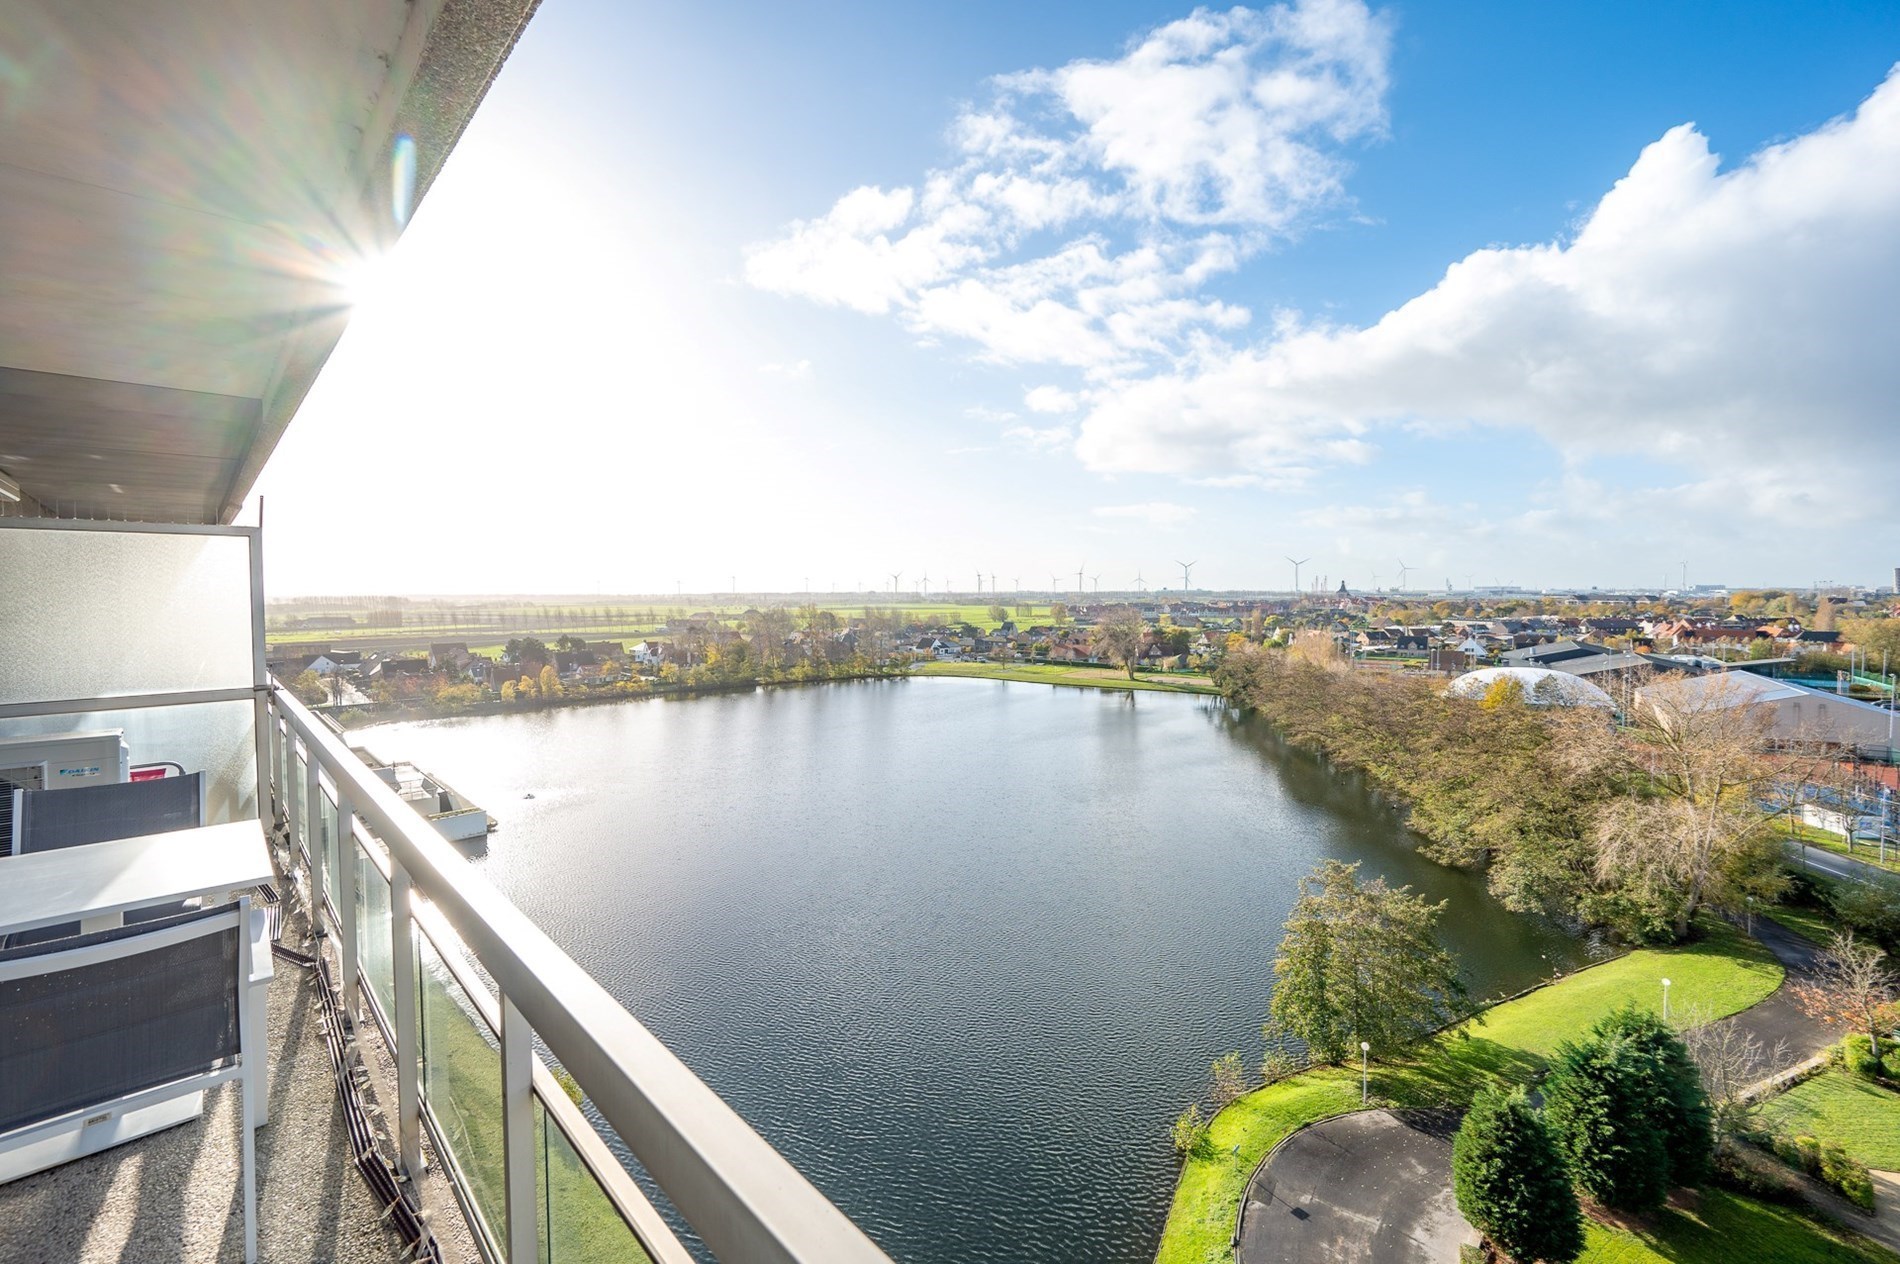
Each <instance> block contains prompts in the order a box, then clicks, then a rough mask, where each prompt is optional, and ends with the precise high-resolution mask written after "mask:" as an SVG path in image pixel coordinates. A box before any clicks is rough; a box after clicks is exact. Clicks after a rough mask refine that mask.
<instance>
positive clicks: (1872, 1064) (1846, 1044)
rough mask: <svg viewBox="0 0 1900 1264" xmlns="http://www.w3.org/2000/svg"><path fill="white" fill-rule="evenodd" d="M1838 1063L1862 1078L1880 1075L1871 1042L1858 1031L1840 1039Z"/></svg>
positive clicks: (1878, 1061)
mask: <svg viewBox="0 0 1900 1264" xmlns="http://www.w3.org/2000/svg"><path fill="white" fill-rule="evenodd" d="M1840 1063H1841V1065H1842V1066H1843V1067H1846V1068H1847V1069H1848V1070H1849V1071H1852V1072H1853V1073H1854V1074H1855V1075H1858V1076H1860V1077H1861V1078H1862V1079H1866V1080H1873V1079H1878V1078H1879V1077H1880V1071H1881V1066H1880V1059H1879V1058H1876V1057H1875V1056H1874V1050H1873V1042H1872V1041H1871V1040H1869V1039H1868V1038H1867V1037H1866V1036H1865V1035H1863V1034H1861V1033H1860V1032H1854V1033H1853V1034H1851V1035H1849V1036H1848V1037H1846V1038H1845V1039H1844V1040H1842V1041H1841V1043H1840Z"/></svg>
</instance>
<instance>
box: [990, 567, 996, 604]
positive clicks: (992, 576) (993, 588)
mask: <svg viewBox="0 0 1900 1264" xmlns="http://www.w3.org/2000/svg"><path fill="white" fill-rule="evenodd" d="M996 593H997V588H996V573H995V572H994V571H992V572H991V573H990V596H991V597H992V598H994V597H995V596H996Z"/></svg>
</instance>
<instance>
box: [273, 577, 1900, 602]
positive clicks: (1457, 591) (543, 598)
mask: <svg viewBox="0 0 1900 1264" xmlns="http://www.w3.org/2000/svg"><path fill="white" fill-rule="evenodd" d="M1346 591H1347V592H1348V593H1349V594H1350V595H1352V596H1376V597H1426V598H1432V599H1439V598H1444V597H1483V596H1500V595H1517V594H1524V595H1529V596H1548V597H1556V596H1585V597H1587V596H1589V595H1590V594H1592V593H1597V594H1602V595H1603V596H1606V597H1641V596H1652V597H1669V596H1691V597H1693V596H1714V595H1718V594H1725V593H1736V592H1769V591H1775V592H1786V593H1791V594H1795V595H1800V596H1830V595H1840V594H1842V593H1845V592H1854V593H1859V594H1865V595H1869V596H1878V595H1881V594H1895V592H1896V590H1895V588H1894V586H1893V584H1892V583H1891V582H1889V583H1886V584H1854V583H1831V582H1830V583H1823V584H1821V585H1820V586H1818V587H1817V586H1816V585H1815V584H1814V583H1813V582H1811V581H1810V582H1809V583H1806V584H1786V583H1748V584H1691V585H1690V586H1689V587H1687V588H1682V587H1680V586H1675V585H1672V586H1670V587H1668V588H1655V587H1650V588H1643V587H1617V588H1612V587H1607V586H1603V585H1588V586H1576V585H1562V584H1541V585H1528V584H1510V583H1505V584H1480V585H1477V586H1476V587H1473V588H1463V587H1453V588H1450V589H1446V588H1420V587H1409V588H1405V589H1393V588H1376V589H1375V588H1357V587H1354V586H1353V585H1352V584H1350V583H1348V584H1347V585H1346ZM1078 595H1079V596H1081V597H1083V598H1086V599H1090V600H1093V599H1095V598H1098V597H1103V598H1105V597H1118V598H1120V597H1135V598H1142V597H1149V598H1153V597H1161V596H1164V595H1166V596H1170V597H1214V598H1221V597H1231V598H1254V599H1274V598H1291V597H1307V598H1327V597H1336V596H1338V595H1339V585H1338V584H1337V583H1336V582H1335V583H1333V584H1331V586H1329V587H1328V588H1326V589H1325V590H1323V591H1315V590H1313V589H1310V588H1309V589H1305V590H1301V591H1298V592H1296V591H1295V590H1293V589H1291V588H1268V587H1260V588H1198V587H1196V588H1187V589H1182V588H1168V587H1154V586H1151V587H1149V588H1146V589H1137V588H1107V587H1104V588H1101V589H1099V590H1097V589H1093V588H1091V589H1089V590H1087V591H1085V592H1082V593H1080V594H1078V593H1077V592H1076V591H1075V590H1074V589H1051V588H1020V589H1011V588H1006V589H1003V590H1001V591H1000V592H993V591H991V590H989V589H984V590H983V591H982V592H977V591H976V590H974V589H964V588H951V589H946V590H943V591H939V592H928V593H918V592H915V591H907V590H903V589H899V590H898V591H896V592H892V591H891V590H890V589H878V588H836V589H826V588H812V589H803V588H792V589H746V588H740V589H737V590H731V589H703V590H700V591H697V592H691V591H682V592H668V593H640V592H605V591H603V592H560V593H554V592H549V593H536V592H463V593H454V592H432V593H424V592H408V593H404V592H349V593H342V592H338V593H294V594H285V595H276V596H271V597H269V598H268V599H267V603H266V604H267V605H278V604H294V603H301V602H324V603H332V604H334V603H341V602H350V601H359V600H392V599H393V600H398V601H406V602H432V601H439V602H479V601H496V602H500V601H519V602H527V603H532V604H537V605H548V604H553V603H587V602H603V601H604V602H638V603H640V604H642V605H649V606H655V605H668V606H678V605H693V604H698V605H717V604H721V603H724V604H728V605H730V604H731V603H732V602H734V601H741V600H744V601H750V600H753V599H767V600H770V599H774V598H781V599H785V600H795V601H798V602H809V601H812V600H814V599H823V598H831V597H837V598H847V599H850V600H860V599H864V598H876V599H879V600H882V601H884V602H885V603H886V604H895V605H907V604H908V605H926V606H927V605H930V604H932V603H934V602H947V603H952V604H958V605H974V604H980V603H982V602H986V601H989V600H991V599H995V600H998V601H1001V602H1003V603H1004V604H1008V603H1009V602H1010V601H1012V600H1014V599H1016V598H1019V597H1021V598H1034V599H1036V600H1038V601H1043V602H1047V601H1049V600H1052V599H1053V600H1058V601H1059V600H1062V599H1063V598H1065V597H1068V598H1073V597H1076V596H1078Z"/></svg>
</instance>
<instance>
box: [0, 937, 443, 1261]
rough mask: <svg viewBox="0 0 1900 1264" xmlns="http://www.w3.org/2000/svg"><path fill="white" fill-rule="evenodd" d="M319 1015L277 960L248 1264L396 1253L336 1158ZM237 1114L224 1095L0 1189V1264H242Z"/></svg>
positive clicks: (371, 1205) (293, 971) (338, 1127)
mask: <svg viewBox="0 0 1900 1264" xmlns="http://www.w3.org/2000/svg"><path fill="white" fill-rule="evenodd" d="M322 1013H323V1010H322V1006H321V1003H320V1001H319V998H318V994H317V982H316V979H315V977H314V976H313V975H312V974H311V972H310V971H308V970H304V969H299V968H298V967H296V966H295V965H292V964H290V963H288V962H284V961H278V962H277V963H276V974H275V977H274V978H273V980H272V982H271V1002H270V1042H271V1067H270V1120H271V1122H270V1123H269V1124H268V1125H267V1126H265V1127H264V1128H262V1129H260V1130H259V1131H258V1133H257V1174H258V1196H257V1212H258V1252H259V1258H260V1260H261V1261H264V1262H265V1264H310V1262H311V1261H318V1260H321V1261H332V1260H334V1261H338V1262H339V1264H355V1262H357V1261H374V1262H375V1264H385V1262H388V1264H397V1262H398V1261H400V1260H401V1259H402V1258H403V1256H402V1247H401V1242H400V1240H399V1239H398V1238H397V1236H396V1235H395V1234H393V1233H391V1232H389V1231H387V1230H385V1229H384V1228H383V1226H382V1225H381V1223H379V1221H378V1219H377V1212H378V1210H379V1208H378V1207H377V1206H376V1204H375V1200H374V1199H372V1198H371V1196H370V1193H369V1190H368V1188H367V1186H365V1185H364V1183H363V1179H362V1177H360V1176H359V1175H357V1172H356V1169H355V1167H354V1166H353V1165H352V1163H351V1160H350V1147H349V1137H348V1134H347V1133H346V1132H345V1129H344V1123H343V1115H342V1112H341V1111H340V1109H339V1108H338V1106H337V1101H336V1094H335V1091H334V1089H333V1088H332V1086H331V1083H332V1082H331V1078H330V1063H329V1055H328V1053H327V1052H326V1051H325V1048H324V1043H323V1033H322V1027H321V1022H322ZM237 1114H238V1090H237V1088H236V1086H235V1085H224V1086H222V1087H220V1088H217V1089H214V1090H212V1091H211V1092H209V1093H207V1094H206V1095H205V1111H204V1114H203V1116H201V1117H200V1118H198V1119H196V1120H193V1121H191V1122H189V1123H185V1124H180V1125H179V1126H178V1127H175V1128H171V1129H168V1130H167V1131H165V1132H162V1133H156V1134H154V1135H152V1136H149V1137H146V1138H143V1139H141V1140H139V1141H136V1142H132V1143H131V1144H128V1145H123V1146H119V1147H117V1148H116V1149H112V1150H108V1151H106V1152H105V1153H103V1154H97V1155H93V1156H92V1157H90V1158H86V1159H80V1160H78V1161H76V1162H72V1163H68V1164H65V1165H64V1166H61V1167H57V1168H53V1169H51V1170H49V1171H45V1172H41V1173H39V1174H38V1175H36V1176H29V1177H26V1178H24V1179H22V1180H18V1181H15V1182H13V1183H11V1184H9V1185H0V1264H65V1262H66V1261H75V1262H78V1261H83V1262H84V1264H134V1262H137V1264H145V1262H146V1261H164V1260H192V1261H198V1260H206V1261H209V1260H219V1261H225V1260H233V1261H235V1260H242V1259H243V1258H244V1211H243V1200H242V1194H241V1191H240V1187H239V1150H238V1126H237ZM451 1258H453V1257H451Z"/></svg>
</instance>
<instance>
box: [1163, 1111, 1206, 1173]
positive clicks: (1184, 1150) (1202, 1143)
mask: <svg viewBox="0 0 1900 1264" xmlns="http://www.w3.org/2000/svg"><path fill="white" fill-rule="evenodd" d="M1171 1132H1172V1134H1173V1138H1174V1149H1175V1152H1176V1153H1177V1154H1179V1155H1180V1156H1181V1157H1182V1158H1184V1159H1185V1158H1187V1157H1188V1156H1190V1155H1195V1154H1199V1153H1200V1152H1201V1151H1202V1150H1204V1149H1206V1148H1207V1118H1206V1116H1204V1115H1202V1114H1201V1107H1200V1104H1199V1103H1198V1102H1197V1103H1195V1104H1194V1105H1192V1106H1190V1107H1188V1108H1187V1109H1186V1110H1184V1111H1182V1112H1181V1114H1180V1116H1179V1117H1178V1118H1177V1119H1175V1121H1174V1127H1173V1128H1172V1129H1171Z"/></svg>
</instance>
